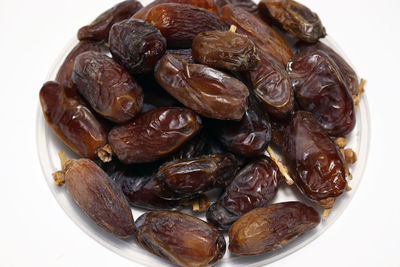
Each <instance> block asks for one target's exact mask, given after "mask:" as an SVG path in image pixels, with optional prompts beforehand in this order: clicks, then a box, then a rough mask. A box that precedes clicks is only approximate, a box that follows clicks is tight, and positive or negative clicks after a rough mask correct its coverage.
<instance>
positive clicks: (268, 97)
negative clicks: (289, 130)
mask: <svg viewBox="0 0 400 267" xmlns="http://www.w3.org/2000/svg"><path fill="white" fill-rule="evenodd" d="M258 55H259V56H260V63H259V65H258V68H257V69H255V70H252V71H249V72H247V73H245V76H246V78H247V81H248V82H249V84H250V85H251V87H252V88H253V92H254V94H255V95H256V97H257V98H258V99H259V100H260V102H261V104H262V106H263V107H264V109H265V110H266V111H267V112H268V113H270V114H271V115H274V116H276V117H284V116H286V115H287V114H288V113H289V112H290V111H291V110H292V109H293V105H294V95H293V90H292V85H291V82H290V80H289V75H288V73H287V72H286V70H285V69H284V68H282V67H281V66H280V65H278V64H277V63H276V62H275V61H274V60H273V59H272V58H271V57H269V56H268V55H266V54H264V53H263V52H262V51H259V53H258Z"/></svg>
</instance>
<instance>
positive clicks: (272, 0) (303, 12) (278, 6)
mask: <svg viewBox="0 0 400 267" xmlns="http://www.w3.org/2000/svg"><path fill="white" fill-rule="evenodd" d="M258 7H259V9H260V12H261V13H262V14H263V15H264V16H266V17H267V18H268V19H269V20H271V21H273V22H275V23H277V24H278V25H279V26H281V27H282V28H283V29H284V30H286V31H288V32H289V33H291V34H292V35H294V36H296V37H297V38H299V39H300V40H303V41H306V42H309V43H314V42H316V41H318V39H320V38H323V37H325V36H326V31H325V28H324V26H323V25H322V22H321V20H320V19H319V17H318V15H317V14H316V13H314V12H312V11H311V10H310V9H309V8H308V7H306V6H304V5H302V4H300V3H298V2H296V1H293V0H261V1H260V3H259V4H258Z"/></svg>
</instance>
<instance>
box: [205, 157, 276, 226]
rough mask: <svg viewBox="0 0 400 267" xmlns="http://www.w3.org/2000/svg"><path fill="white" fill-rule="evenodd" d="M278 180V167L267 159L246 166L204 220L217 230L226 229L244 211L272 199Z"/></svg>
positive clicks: (265, 203)
mask: <svg viewBox="0 0 400 267" xmlns="http://www.w3.org/2000/svg"><path fill="white" fill-rule="evenodd" d="M281 179H282V176H281V173H280V171H279V169H278V166H276V164H275V162H274V161H272V160H271V159H270V158H266V157H265V158H260V159H258V160H255V161H253V162H251V163H249V164H248V165H246V166H245V167H244V168H243V169H242V170H241V171H240V172H239V173H238V174H237V175H236V176H235V178H234V179H233V181H232V183H230V184H229V185H228V186H227V187H226V189H225V192H224V193H223V194H222V195H221V197H220V198H219V199H218V201H217V202H216V203H214V204H213V205H211V206H210V207H209V208H208V210H207V214H206V217H207V220H208V221H209V222H210V223H212V224H213V225H215V226H216V227H218V228H219V229H223V230H226V229H228V228H229V226H230V225H231V224H232V223H234V222H235V221H236V220H237V219H238V218H240V217H241V216H242V215H243V214H245V213H246V212H248V211H250V210H252V209H255V208H259V207H264V206H266V205H267V204H268V203H269V202H270V201H271V200H272V199H273V198H274V197H275V195H276V191H277V189H278V183H279V182H280V180H281Z"/></svg>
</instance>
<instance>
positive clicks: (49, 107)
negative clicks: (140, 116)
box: [40, 82, 111, 161]
mask: <svg viewBox="0 0 400 267" xmlns="http://www.w3.org/2000/svg"><path fill="white" fill-rule="evenodd" d="M40 104H41V105H42V110H43V114H44V117H45V119H46V121H47V123H48V125H49V126H50V127H51V128H52V129H53V131H54V132H55V133H56V134H57V136H58V137H59V138H60V139H61V140H62V141H63V142H64V143H65V144H66V145H67V146H68V147H69V148H71V149H72V150H73V151H74V152H75V153H77V154H78V155H80V156H82V157H85V158H91V159H94V158H96V157H97V156H99V157H100V158H101V159H102V160H104V161H109V160H111V156H110V154H109V153H107V151H106V150H107V149H105V147H106V143H107V134H106V131H105V128H104V126H103V125H102V123H101V122H100V121H99V120H98V119H97V118H96V117H95V116H94V115H93V113H92V112H91V111H90V109H89V108H88V107H87V106H86V104H85V103H84V102H83V100H82V99H81V98H80V97H79V96H78V95H77V92H76V91H74V90H70V89H68V88H64V87H63V86H61V85H60V84H58V83H56V82H47V83H45V84H44V85H43V87H42V88H41V90H40ZM109 152H111V151H109Z"/></svg>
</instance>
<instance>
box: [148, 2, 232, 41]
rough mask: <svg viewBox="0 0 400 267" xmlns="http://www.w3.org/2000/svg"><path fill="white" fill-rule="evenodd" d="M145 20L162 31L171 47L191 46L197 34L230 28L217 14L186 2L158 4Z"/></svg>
mask: <svg viewBox="0 0 400 267" xmlns="http://www.w3.org/2000/svg"><path fill="white" fill-rule="evenodd" d="M145 20H146V21H147V22H150V23H151V24H153V25H154V26H156V27H157V28H158V29H159V30H160V31H161V33H162V35H164V37H165V38H166V39H167V44H168V47H169V48H190V47H191V46H192V41H193V39H194V37H196V35H197V34H199V33H201V32H207V31H212V30H227V29H228V27H227V25H226V24H225V23H224V22H223V21H222V20H221V19H220V18H218V17H217V16H216V15H214V14H212V13H210V12H208V11H207V10H205V9H203V8H199V7H196V6H192V5H186V4H175V3H167V4H160V5H157V6H155V7H153V8H152V9H150V11H149V12H148V13H147V16H146V19H145Z"/></svg>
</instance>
